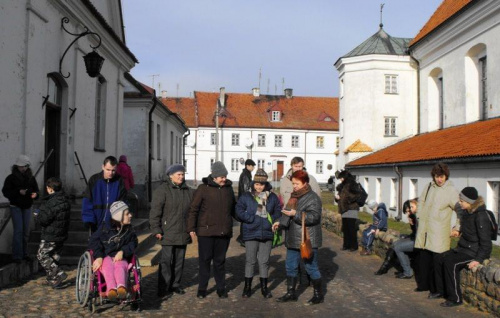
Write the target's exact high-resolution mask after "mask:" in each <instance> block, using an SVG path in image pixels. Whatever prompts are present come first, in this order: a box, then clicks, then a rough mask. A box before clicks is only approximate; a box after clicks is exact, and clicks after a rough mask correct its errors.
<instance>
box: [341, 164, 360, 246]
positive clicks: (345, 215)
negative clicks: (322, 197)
mask: <svg viewBox="0 0 500 318" xmlns="http://www.w3.org/2000/svg"><path fill="white" fill-rule="evenodd" d="M339 180H340V181H341V183H340V184H339V185H338V186H337V194H336V195H335V200H336V201H337V202H338V204H339V212H340V214H341V215H342V234H343V237H344V244H343V245H342V250H349V251H351V252H355V251H357V250H358V236H357V233H356V230H357V229H356V221H357V220H358V212H359V205H358V203H356V200H357V199H358V197H359V195H360V192H359V185H358V183H357V182H356V178H355V177H354V176H353V175H352V174H351V173H350V172H349V171H346V170H344V171H342V172H340V173H339Z"/></svg>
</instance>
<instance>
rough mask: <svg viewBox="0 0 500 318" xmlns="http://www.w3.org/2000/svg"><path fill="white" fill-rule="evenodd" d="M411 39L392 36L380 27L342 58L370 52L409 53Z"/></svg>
mask: <svg viewBox="0 0 500 318" xmlns="http://www.w3.org/2000/svg"><path fill="white" fill-rule="evenodd" d="M410 41H411V39H410V38H395V37H392V36H390V35H389V34H387V33H386V32H385V31H384V29H383V28H382V27H380V29H379V30H378V31H377V33H375V34H374V35H372V36H371V37H369V38H368V39H367V40H366V41H364V42H363V43H361V44H360V45H358V46H357V47H356V48H355V49H353V50H352V51H351V52H349V53H347V54H346V55H344V56H342V57H341V58H346V57H354V56H361V55H369V54H386V55H408V43H410Z"/></svg>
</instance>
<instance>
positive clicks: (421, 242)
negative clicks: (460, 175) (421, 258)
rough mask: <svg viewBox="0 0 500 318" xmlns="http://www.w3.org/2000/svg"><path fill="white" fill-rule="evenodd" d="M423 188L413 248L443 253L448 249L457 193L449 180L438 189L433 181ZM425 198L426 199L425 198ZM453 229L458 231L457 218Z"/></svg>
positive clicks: (458, 223) (458, 221)
mask: <svg viewBox="0 0 500 318" xmlns="http://www.w3.org/2000/svg"><path fill="white" fill-rule="evenodd" d="M428 188H429V184H427V185H426V186H425V187H424V191H422V194H421V195H420V197H419V198H418V213H417V218H418V229H417V236H416V238H415V248H421V249H426V250H429V251H432V252H434V253H443V252H446V251H448V250H449V249H450V242H451V239H450V235H451V217H452V215H453V212H454V211H453V209H454V208H455V204H456V203H457V201H458V191H457V190H456V189H455V187H454V186H453V183H452V182H451V181H450V180H447V181H446V182H445V184H443V185H442V186H441V187H438V186H437V185H436V183H435V182H434V181H432V182H431V183H430V188H429V192H428V193H427V189H428ZM426 196H427V198H426ZM454 229H456V230H459V229H460V220H459V218H458V217H457V220H456V223H455V226H454Z"/></svg>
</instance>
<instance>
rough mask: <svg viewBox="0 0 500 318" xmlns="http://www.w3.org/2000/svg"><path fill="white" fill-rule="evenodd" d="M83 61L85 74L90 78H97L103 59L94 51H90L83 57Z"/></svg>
mask: <svg viewBox="0 0 500 318" xmlns="http://www.w3.org/2000/svg"><path fill="white" fill-rule="evenodd" d="M83 60H84V61H85V68H86V69H87V74H89V76H90V77H97V76H99V74H101V67H102V63H104V58H103V57H102V56H100V55H99V54H98V53H97V52H96V51H92V52H90V53H89V54H87V55H85V56H84V57H83Z"/></svg>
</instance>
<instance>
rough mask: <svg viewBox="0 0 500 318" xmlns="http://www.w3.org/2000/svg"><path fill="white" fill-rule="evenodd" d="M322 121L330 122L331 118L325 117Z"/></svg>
mask: <svg viewBox="0 0 500 318" xmlns="http://www.w3.org/2000/svg"><path fill="white" fill-rule="evenodd" d="M324 121H332V118H331V117H328V116H326V117H325V119H324Z"/></svg>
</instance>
